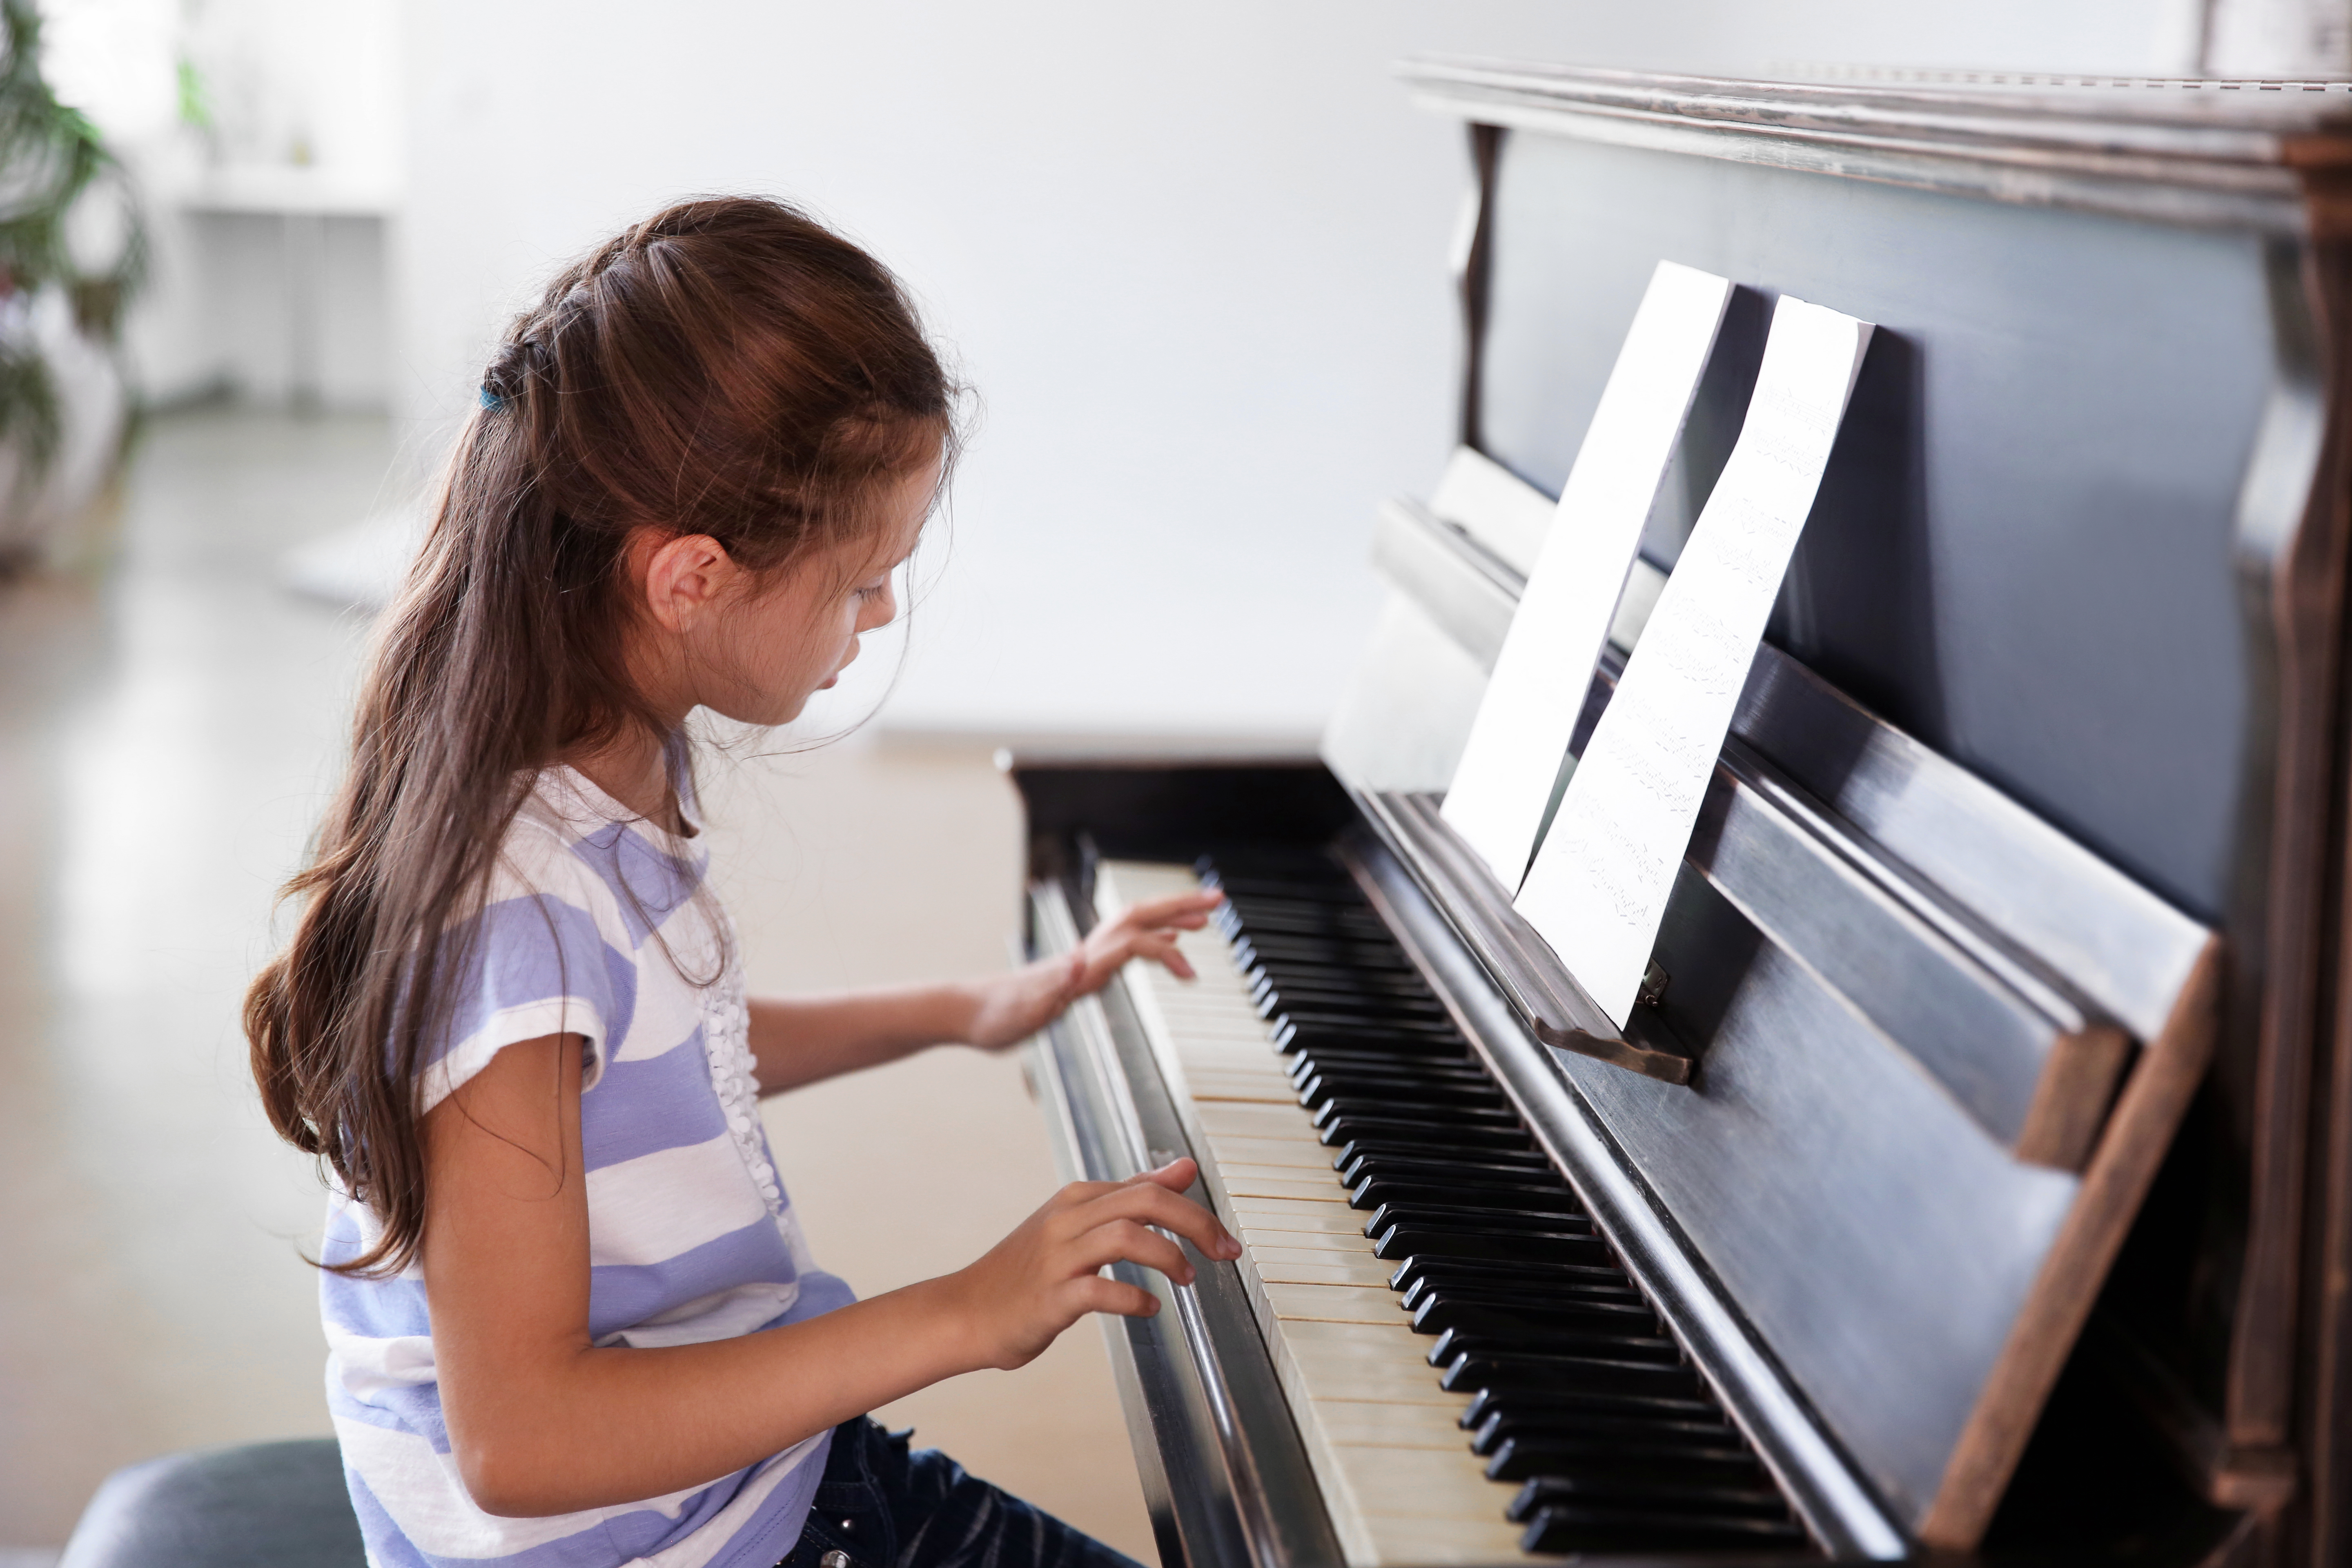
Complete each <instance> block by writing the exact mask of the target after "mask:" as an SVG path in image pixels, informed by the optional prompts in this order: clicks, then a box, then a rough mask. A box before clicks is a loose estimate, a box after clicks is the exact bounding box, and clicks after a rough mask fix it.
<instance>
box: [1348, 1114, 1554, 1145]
mask: <svg viewBox="0 0 2352 1568" xmlns="http://www.w3.org/2000/svg"><path fill="white" fill-rule="evenodd" d="M1316 1131H1317V1133H1318V1136H1320V1137H1321V1139H1322V1141H1323V1142H1325V1143H1327V1144H1328V1145H1329V1146H1330V1147H1332V1148H1334V1149H1344V1148H1346V1147H1347V1146H1348V1145H1349V1144H1350V1143H1356V1142H1373V1141H1379V1142H1391V1143H1394V1142H1414V1143H1421V1144H1424V1145H1426V1146H1428V1147H1432V1148H1439V1149H1460V1150H1470V1149H1525V1148H1528V1147H1531V1146H1532V1142H1533V1141H1532V1140H1531V1139H1529V1138H1528V1133H1527V1129H1526V1128H1524V1127H1505V1126H1497V1125H1494V1124H1491V1123H1490V1124H1486V1125H1483V1126H1478V1127H1449V1126H1447V1125H1446V1124H1445V1123H1444V1122H1442V1121H1412V1120H1410V1119H1408V1118H1405V1117H1394V1116H1334V1117H1332V1118H1330V1119H1329V1120H1328V1121H1324V1122H1322V1123H1320V1124H1318V1126H1317V1128H1316Z"/></svg>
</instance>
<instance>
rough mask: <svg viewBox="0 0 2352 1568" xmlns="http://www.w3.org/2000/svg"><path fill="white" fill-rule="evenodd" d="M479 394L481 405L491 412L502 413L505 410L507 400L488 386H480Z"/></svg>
mask: <svg viewBox="0 0 2352 1568" xmlns="http://www.w3.org/2000/svg"><path fill="white" fill-rule="evenodd" d="M480 396H481V403H482V406H483V407H485V408H487V409H488V410H489V411H490V412H491V413H493V414H504V413H505V412H506V411H507V400H506V399H505V398H503V397H500V396H499V395H498V394H497V393H495V392H492V391H491V390H490V389H489V388H488V386H484V387H483V388H482V390H481V394H480Z"/></svg>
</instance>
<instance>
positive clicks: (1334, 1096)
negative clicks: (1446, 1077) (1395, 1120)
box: [1298, 1073, 1517, 1121]
mask: <svg viewBox="0 0 2352 1568" xmlns="http://www.w3.org/2000/svg"><path fill="white" fill-rule="evenodd" d="M1333 1100H1339V1101H1344V1102H1346V1103H1347V1104H1349V1105H1350V1106H1366V1105H1390V1106H1401V1107H1402V1108H1404V1109H1405V1110H1409V1111H1412V1112H1414V1113H1415V1114H1419V1115H1427V1116H1450V1115H1452V1114H1453V1113H1454V1111H1456V1110H1470V1111H1488V1112H1491V1113H1493V1115H1494V1116H1496V1117H1497V1118H1503V1117H1507V1118H1510V1119H1511V1120H1513V1121H1516V1120H1517V1113H1516V1112H1514V1111H1513V1110H1511V1103H1510V1101H1509V1100H1505V1099H1504V1098H1503V1097H1502V1096H1501V1095H1500V1094H1498V1093H1496V1091H1495V1090H1493V1089H1481V1088H1473V1087H1471V1086H1469V1085H1463V1086H1461V1087H1459V1088H1450V1087H1444V1086H1441V1085H1437V1084H1403V1083H1382V1082H1380V1081H1378V1080H1372V1081H1358V1082H1347V1081H1342V1082H1339V1083H1334V1082H1332V1081H1331V1080H1330V1079H1327V1078H1325V1077H1324V1076H1323V1075H1322V1074H1320V1073H1318V1074H1317V1075H1315V1076H1314V1077H1313V1078H1310V1079H1307V1081H1306V1082H1305V1083H1303V1084H1300V1085H1299V1086H1298V1103H1299V1104H1301V1105H1303V1106H1305V1107H1307V1110H1318V1109H1319V1108H1320V1107H1322V1106H1323V1105H1325V1104H1327V1103H1328V1102H1330V1101H1333Z"/></svg>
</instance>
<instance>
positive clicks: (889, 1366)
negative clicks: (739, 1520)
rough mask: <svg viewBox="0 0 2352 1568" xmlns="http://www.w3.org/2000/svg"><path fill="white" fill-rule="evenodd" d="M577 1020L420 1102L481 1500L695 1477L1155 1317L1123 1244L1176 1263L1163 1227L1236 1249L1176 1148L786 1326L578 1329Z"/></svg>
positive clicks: (466, 1458) (432, 1261)
mask: <svg viewBox="0 0 2352 1568" xmlns="http://www.w3.org/2000/svg"><path fill="white" fill-rule="evenodd" d="M580 1045H581V1042H580V1040H579V1037H576V1036H570V1035H566V1036H550V1037H545V1038H542V1039H538V1040H532V1041H530V1042H528V1043H526V1044H523V1045H517V1046H509V1047H506V1048H505V1049H504V1050H501V1051H500V1052H499V1054H498V1055H497V1056H496V1057H495V1058H492V1060H491V1062H490V1065H489V1066H488V1067H487V1068H483V1069H482V1071H481V1072H480V1073H479V1074H478V1075H477V1076H476V1077H474V1078H473V1079H469V1080H467V1083H466V1084H465V1085H464V1086H463V1087H462V1088H460V1089H458V1090H457V1092H456V1093H455V1094H452V1095H451V1096H450V1097H449V1098H448V1099H447V1100H444V1101H443V1102H442V1103H441V1104H440V1105H437V1106H436V1107H435V1108H434V1109H433V1110H432V1112H431V1113H430V1114H429V1115H427V1116H426V1117H425V1160H426V1183H427V1187H426V1190H427V1194H428V1206H427V1211H426V1219H425V1247H424V1258H423V1261H424V1269H425V1279H426V1281H427V1289H428V1290H429V1292H430V1295H431V1300H432V1307H433V1352H434V1361H435V1364H436V1374H437V1375H438V1377H439V1379H440V1385H441V1407H442V1413H443V1415H445V1417H446V1420H447V1422H448V1429H449V1443H450V1450H451V1453H452V1455H453V1457H454V1458H455V1459H456V1462H457V1470H458V1474H459V1475H460V1476H461V1477H462V1478H463V1479H464V1480H465V1483H466V1489H467V1491H468V1492H469V1493H470V1494H471V1495H472V1497H473V1499H474V1500H475V1502H476V1503H477V1504H478V1505H479V1506H480V1507H481V1508H482V1509H483V1510H486V1511H488V1512H490V1513H494V1514H503V1515H509V1516H514V1517H535V1516H542V1515H547V1514H555V1513H569V1512H572V1511H574V1510H580V1509H588V1508H598V1507H603V1506H605V1505H609V1504H614V1503H625V1502H635V1501H638V1500H643V1499H646V1498H652V1497H659V1496H661V1495H663V1494H665V1493H667V1492H673V1491H677V1490H680V1489H685V1488H688V1487H696V1486H700V1485H703V1484H705V1483H707V1482H709V1481H712V1480H715V1479H718V1478H719V1477H720V1476H724V1475H727V1474H729V1473H730V1472H731V1471H734V1470H738V1469H740V1468H743V1467H744V1466H746V1465H750V1464H753V1463H756V1462H758V1461H759V1460H761V1459H764V1458H768V1457H769V1456H771V1455H772V1454H776V1453H779V1452H781V1451H782V1450H783V1449H785V1448H788V1447H791V1446H792V1445H793V1444H794V1443H797V1442H799V1441H800V1440H801V1439H802V1438H803V1437H807V1436H813V1435H814V1434H815V1433H818V1432H822V1431H824V1430H825V1429H826V1428H827V1427H830V1426H835V1425H837V1424H838V1423H840V1422H842V1421H845V1420H847V1419H848V1418H849V1417H850V1416H853V1415H860V1414H862V1413H864V1412H866V1411H867V1410H871V1409H873V1408H875V1407H876V1406H877V1405H884V1404H887V1402H888V1401H890V1400H893V1399H896V1398H898V1397H899V1396H900V1395H902V1394H908V1393H911V1392H913V1391H914V1390H916V1389H918V1388H921V1387H923V1386H925V1385H926V1384H932V1383H936V1382H938V1381H939V1380H940V1379H941V1378H944V1377H950V1376H953V1375H954V1374H955V1373H961V1372H970V1371H974V1370H976V1369H978V1368H981V1367H988V1366H998V1367H1013V1366H1019V1365H1021V1364H1023V1363H1026V1362H1027V1361H1029V1360H1030V1359H1031V1358H1033V1357H1034V1356H1035V1355H1036V1354H1037V1352H1040V1351H1042V1350H1044V1349H1045V1346H1046V1345H1047V1344H1049V1343H1051V1342H1053V1340H1054V1338H1055V1335H1057V1334H1059V1333H1060V1332H1061V1331H1063V1330H1064V1329H1066V1328H1067V1327H1068V1326H1069V1325H1070V1324H1071V1323H1073V1322H1074V1321H1076V1320H1077V1319H1078V1318H1080V1317H1082V1316H1084V1315H1085V1314H1087V1313H1088V1312H1118V1313H1121V1314H1125V1315H1129V1316H1136V1315H1145V1316H1148V1315H1150V1313H1151V1312H1152V1311H1154V1310H1157V1303H1156V1302H1155V1301H1154V1300H1153V1298H1152V1297H1151V1296H1150V1293H1149V1292H1147V1291H1145V1290H1142V1289H1139V1288H1138V1287H1136V1286H1133V1285H1127V1284H1122V1283H1119V1282H1118V1281H1116V1280H1111V1279H1103V1278H1100V1277H1099V1276H1097V1274H1096V1273H1095V1270H1096V1269H1097V1268H1101V1267H1102V1266H1103V1265H1105V1264H1107V1263H1110V1262H1114V1261H1116V1260H1118V1259H1122V1258H1124V1259H1127V1260H1129V1261H1132V1262H1136V1263H1141V1264H1144V1265H1146V1266H1148V1267H1150V1268H1158V1269H1160V1270H1161V1271H1162V1272H1164V1273H1166V1274H1167V1275H1168V1276H1169V1277H1170V1278H1171V1279H1176V1280H1178V1281H1180V1282H1184V1281H1189V1280H1190V1279H1192V1267H1191V1265H1190V1264H1188V1263H1187V1262H1186V1261H1185V1259H1184V1256H1183V1254H1182V1252H1181V1250H1180V1249H1179V1248H1178V1247H1177V1246H1176V1244H1175V1243H1174V1242H1172V1241H1171V1240H1169V1239H1168V1237H1164V1236H1160V1235H1157V1234H1155V1233H1154V1232H1153V1231H1151V1230H1150V1229H1149V1228H1147V1227H1149V1226H1160V1227H1163V1228H1165V1229H1167V1230H1170V1231H1173V1232H1174V1233H1176V1234H1177V1235H1179V1236H1181V1237H1184V1238H1185V1239H1187V1240H1189V1241H1191V1242H1192V1244H1193V1245H1194V1246H1195V1247H1199V1248H1200V1249H1201V1250H1202V1252H1203V1253H1205V1254H1207V1255H1208V1256H1210V1257H1213V1258H1235V1257H1238V1256H1240V1252H1241V1248H1240V1247H1239V1246H1238V1245H1237V1244H1236V1243H1235V1242H1234V1239H1233V1237H1231V1236H1229V1235H1227V1234H1226V1232H1225V1230H1224V1228H1223V1226H1220V1225H1218V1224H1217V1222H1216V1220H1215V1218H1214V1217H1213V1216H1212V1215H1210V1214H1209V1212H1208V1211H1207V1210H1205V1209H1203V1208H1202V1207H1200V1206H1199V1205H1196V1204H1193V1203H1191V1202H1189V1201H1187V1200H1186V1199H1184V1198H1181V1197H1180V1196H1178V1195H1177V1194H1178V1192H1179V1191H1180V1190H1181V1188H1183V1187H1185V1186H1189V1185H1190V1184H1192V1179H1193V1174H1194V1173H1193V1170H1192V1163H1191V1162H1190V1161H1179V1162H1177V1163H1174V1164H1172V1165H1170V1166H1168V1167H1167V1168H1165V1169H1163V1170H1160V1171H1154V1172H1150V1173H1147V1174H1145V1175H1142V1176H1138V1177H1136V1178H1135V1179H1134V1180H1132V1181H1129V1182H1124V1183H1118V1184H1111V1183H1100V1182H1095V1183H1086V1182H1081V1183H1074V1184H1071V1185H1069V1186H1067V1187H1065V1188H1063V1189H1062V1190H1061V1192H1060V1193H1058V1194H1055V1197H1054V1199H1053V1201H1052V1202H1050V1203H1048V1204H1047V1205H1045V1207H1044V1208H1042V1209H1039V1210H1038V1211H1037V1212H1036V1214H1034V1215H1031V1216H1030V1218H1029V1219H1028V1220H1027V1221H1025V1222H1024V1224H1023V1225H1022V1226H1021V1227H1020V1228H1019V1229H1017V1230H1015V1231H1014V1232H1013V1234H1012V1235H1011V1236H1009V1237H1006V1238H1005V1239H1004V1240H1003V1241H1002V1242H1000V1243H999V1244H997V1246H996V1247H994V1248H993V1249H992V1250H991V1251H990V1252H989V1253H988V1255H987V1256H986V1257H984V1258H981V1259H980V1261H978V1262H977V1263H974V1264H972V1265H971V1267H970V1268H964V1269H961V1270H959V1271H958V1272H956V1273H954V1274H950V1275H947V1276H945V1277H943V1278H941V1279H929V1280H925V1281H924V1282H923V1283H921V1284H919V1285H910V1286H908V1287H907V1288H906V1289H903V1290H894V1291H891V1292H890V1293H889V1294H888V1295H885V1296H877V1297H875V1298H874V1299H872V1300H866V1301H861V1302H858V1303H857V1304H856V1305H855V1306H850V1307H845V1308H843V1309H842V1310H839V1311H837V1312H831V1313H828V1314H826V1315H824V1317H820V1318H815V1319H813V1320H811V1321H808V1322H804V1323H796V1324H793V1325H792V1326H790V1327H787V1328H781V1329H770V1330H767V1331H762V1332H760V1333H755V1334H748V1335H745V1336H743V1337H741V1338H739V1339H730V1340H721V1341H719V1342H714V1343H710V1344H700V1345H682V1346H677V1347H674V1348H667V1349H659V1350H630V1349H625V1348H599V1347H597V1346H595V1345H593V1344H591V1343H590V1342H589V1334H588V1202H587V1194H586V1184H585V1180H584V1175H583V1168H582V1161H581V1143H580V1058H581V1051H580Z"/></svg>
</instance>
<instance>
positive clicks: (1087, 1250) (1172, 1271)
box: [1069, 1219, 1192, 1285]
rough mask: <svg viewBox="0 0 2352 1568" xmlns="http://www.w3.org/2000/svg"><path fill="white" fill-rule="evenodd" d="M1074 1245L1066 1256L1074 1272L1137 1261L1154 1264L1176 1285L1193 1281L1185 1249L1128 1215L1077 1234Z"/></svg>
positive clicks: (1082, 1272)
mask: <svg viewBox="0 0 2352 1568" xmlns="http://www.w3.org/2000/svg"><path fill="white" fill-rule="evenodd" d="M1108 1263H1140V1264H1141V1265H1143V1267H1145V1268H1157V1269H1158V1270H1160V1273H1162V1274H1165V1275H1166V1276H1168V1278H1169V1279H1173V1280H1174V1281H1176V1283H1177V1284H1179V1285H1190V1284H1191V1283H1192V1264H1191V1263H1189V1262H1188V1261H1186V1260H1185V1258H1184V1249H1183V1248H1182V1247H1179V1246H1177V1245H1176V1244H1175V1243H1174V1242H1172V1241H1171V1240H1169V1239H1168V1238H1167V1237H1164V1236H1162V1235H1160V1233H1159V1232H1158V1231H1156V1230H1147V1229H1146V1228H1144V1227H1143V1226H1139V1225H1138V1224H1136V1223H1135V1222H1134V1221H1133V1220H1131V1219H1115V1220H1112V1221H1111V1222H1110V1223H1109V1224H1108V1225H1098V1226H1095V1227H1094V1229H1092V1230H1090V1231H1088V1232H1087V1233H1086V1234H1085V1235H1084V1236H1082V1237H1078V1239H1077V1241H1076V1252H1075V1253H1074V1254H1073V1255H1072V1257H1071V1258H1070V1259H1069V1264H1070V1271H1071V1272H1072V1273H1073V1274H1092V1273H1093V1272H1094V1271H1095V1270H1096V1269H1097V1268H1102V1267H1103V1266H1104V1265H1105V1264H1108Z"/></svg>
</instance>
